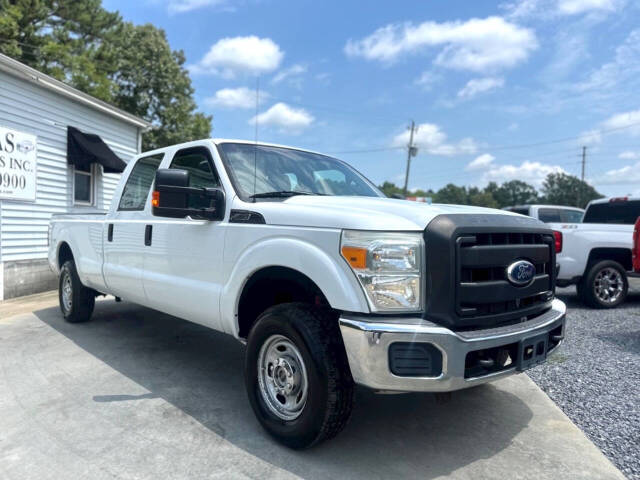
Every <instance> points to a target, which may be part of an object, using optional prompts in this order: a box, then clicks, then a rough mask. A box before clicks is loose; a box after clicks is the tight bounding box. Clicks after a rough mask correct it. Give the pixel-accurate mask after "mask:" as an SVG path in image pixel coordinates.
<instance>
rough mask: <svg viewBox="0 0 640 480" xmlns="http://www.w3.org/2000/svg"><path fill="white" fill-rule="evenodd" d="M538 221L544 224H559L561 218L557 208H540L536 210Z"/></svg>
mask: <svg viewBox="0 0 640 480" xmlns="http://www.w3.org/2000/svg"><path fill="white" fill-rule="evenodd" d="M538 220H540V221H541V222H544V223H560V222H562V217H561V216H560V210H559V209H557V208H541V209H539V210H538Z"/></svg>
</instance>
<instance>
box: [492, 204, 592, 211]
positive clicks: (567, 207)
mask: <svg viewBox="0 0 640 480" xmlns="http://www.w3.org/2000/svg"><path fill="white" fill-rule="evenodd" d="M529 207H540V208H566V209H567V210H580V211H581V212H582V211H584V210H583V209H582V208H579V207H571V206H569V205H547V204H544V203H526V204H524V205H513V206H508V207H503V210H506V209H509V208H529Z"/></svg>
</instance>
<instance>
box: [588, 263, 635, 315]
mask: <svg viewBox="0 0 640 480" xmlns="http://www.w3.org/2000/svg"><path fill="white" fill-rule="evenodd" d="M628 290H629V282H628V280H627V272H626V271H625V270H624V267H623V266H622V265H620V264H619V263H618V262H615V261H613V260H603V261H601V262H598V263H595V264H593V265H592V266H591V267H590V268H589V270H588V271H587V273H586V275H584V277H582V279H581V280H580V284H579V285H578V287H577V291H578V295H579V296H580V298H581V300H582V301H583V302H584V303H586V304H587V305H589V306H590V307H593V308H615V307H617V306H618V305H620V304H621V303H622V302H624V300H625V298H626V297H627V291H628Z"/></svg>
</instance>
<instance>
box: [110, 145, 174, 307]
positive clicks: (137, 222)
mask: <svg viewBox="0 0 640 480" xmlns="http://www.w3.org/2000/svg"><path fill="white" fill-rule="evenodd" d="M163 157H164V154H162V153H160V154H156V155H151V156H147V157H142V158H139V159H138V160H137V161H136V163H135V165H134V166H133V168H132V169H131V171H130V173H129V176H128V177H127V180H126V182H125V184H124V187H123V188H122V193H121V195H120V199H119V203H118V205H117V206H116V207H115V208H112V213H111V215H110V216H109V218H108V221H107V224H106V225H105V229H104V231H103V237H104V238H103V245H104V265H103V267H102V270H103V274H104V278H105V283H106V285H107V287H108V289H109V292H110V293H112V294H114V295H117V296H119V297H122V298H124V299H126V300H130V301H132V302H136V303H142V304H144V303H145V300H146V299H145V294H144V288H143V285H142V268H143V255H144V250H145V244H144V242H145V225H146V223H145V220H146V219H148V218H149V217H150V216H151V206H150V200H149V195H150V193H149V192H150V191H151V184H152V183H153V179H154V178H155V174H156V170H157V169H158V167H159V166H160V163H161V162H162V159H163ZM114 201H115V199H114Z"/></svg>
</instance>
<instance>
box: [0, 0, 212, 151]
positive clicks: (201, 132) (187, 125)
mask: <svg viewBox="0 0 640 480" xmlns="http://www.w3.org/2000/svg"><path fill="white" fill-rule="evenodd" d="M0 52H2V53H5V54H7V55H9V56H11V57H13V58H15V59H17V60H19V61H21V62H23V63H26V64H27V65H30V66H32V67H34V68H36V69H38V70H40V71H42V72H44V73H47V74H49V75H51V76H53V77H54V78H57V79H58V80H61V81H64V82H65V83H68V84H69V85H71V86H73V87H75V88H78V89H79V90H82V91H84V92H86V93H88V94H90V95H93V96H95V97H97V98H100V99H102V100H105V101H107V102H110V103H112V104H114V105H115V106H117V107H120V108H122V109H123V110H125V111H127V112H130V113H132V114H134V115H138V116H141V117H143V118H145V119H147V120H148V121H150V122H152V123H153V125H154V127H155V128H154V129H152V130H151V131H149V132H147V133H145V135H144V137H143V148H144V149H145V150H148V149H151V148H157V147H162V146H166V145H169V144H172V143H177V142H184V141H188V140H194V139H197V138H203V137H208V136H209V135H210V132H211V117H210V116H206V115H204V114H202V113H198V112H196V104H195V101H194V100H193V92H194V91H193V87H192V85H191V80H190V78H189V74H188V72H187V70H186V69H185V68H184V63H185V57H184V53H183V52H182V51H173V50H171V48H170V46H169V44H168V42H167V39H166V35H165V33H164V31H163V30H161V29H158V28H156V27H154V26H153V25H149V24H147V25H133V24H132V23H128V22H123V20H122V18H121V17H120V14H119V13H118V12H108V11H107V10H105V9H104V8H102V3H101V0H0Z"/></svg>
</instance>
